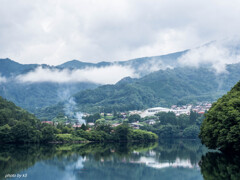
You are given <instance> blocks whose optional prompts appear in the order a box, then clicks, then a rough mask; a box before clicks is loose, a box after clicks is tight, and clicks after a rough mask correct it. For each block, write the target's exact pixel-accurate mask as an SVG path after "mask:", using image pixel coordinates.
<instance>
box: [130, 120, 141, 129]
mask: <svg viewBox="0 0 240 180" xmlns="http://www.w3.org/2000/svg"><path fill="white" fill-rule="evenodd" d="M130 126H131V127H133V128H134V129H139V128H140V126H143V125H142V124H139V122H134V123H131V124H130Z"/></svg>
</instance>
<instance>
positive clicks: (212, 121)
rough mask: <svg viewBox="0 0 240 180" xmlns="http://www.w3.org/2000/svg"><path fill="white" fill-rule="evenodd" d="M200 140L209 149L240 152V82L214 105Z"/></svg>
mask: <svg viewBox="0 0 240 180" xmlns="http://www.w3.org/2000/svg"><path fill="white" fill-rule="evenodd" d="M200 138H201V140H202V143H204V144H205V145H206V146H207V147H209V148H213V149H216V148H218V149H220V150H227V149H231V150H234V151H240V81H239V82H238V83H237V84H236V85H235V86H234V87H233V88H232V89H231V91H229V92H228V93H227V94H226V95H224V96H223V97H221V98H219V99H218V101H217V102H216V103H214V104H213V106H212V107H211V109H210V110H209V112H208V113H207V114H206V118H205V119H204V121H203V124H202V126H201V132H200ZM229 152H231V151H229Z"/></svg>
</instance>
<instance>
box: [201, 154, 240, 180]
mask: <svg viewBox="0 0 240 180" xmlns="http://www.w3.org/2000/svg"><path fill="white" fill-rule="evenodd" d="M199 165H200V167H201V173H202V174H203V177H204V179H206V180H215V179H217V180H226V179H233V180H239V179H240V156H231V157H230V156H227V155H224V154H221V153H217V152H215V153H213V152H209V153H207V154H206V155H205V156H203V157H202V160H201V161H200V162H199Z"/></svg>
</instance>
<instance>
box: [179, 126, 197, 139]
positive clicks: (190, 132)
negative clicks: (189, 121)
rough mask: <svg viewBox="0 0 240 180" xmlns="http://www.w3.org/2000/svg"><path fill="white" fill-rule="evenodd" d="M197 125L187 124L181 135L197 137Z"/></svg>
mask: <svg viewBox="0 0 240 180" xmlns="http://www.w3.org/2000/svg"><path fill="white" fill-rule="evenodd" d="M199 131H200V130H199V127H198V126H196V125H192V126H189V127H187V128H185V129H184V131H183V137H185V138H197V137H198V134H199Z"/></svg>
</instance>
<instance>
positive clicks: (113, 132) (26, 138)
mask: <svg viewBox="0 0 240 180" xmlns="http://www.w3.org/2000/svg"><path fill="white" fill-rule="evenodd" d="M88 129H89V128H88V127H86V126H85V125H82V127H81V129H77V128H72V126H71V124H69V125H65V124H61V123H59V124H57V125H54V124H53V125H50V124H47V123H41V122H40V121H39V120H38V119H36V118H35V117H34V116H33V115H32V114H30V113H28V112H27V111H25V110H23V109H21V108H19V107H17V106H16V105H15V104H13V103H12V102H9V101H7V100H5V99H3V98H2V97H0V143H48V142H56V141H58V142H73V141H74V142H80V141H98V142H103V141H155V140H157V139H158V136H157V135H156V134H154V133H151V132H147V131H143V130H134V129H132V128H130V127H129V126H128V125H127V124H123V125H120V126H118V127H116V128H112V127H111V126H110V125H108V124H98V125H97V126H95V127H94V128H92V130H90V131H89V130H88ZM87 130H88V131H87Z"/></svg>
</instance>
